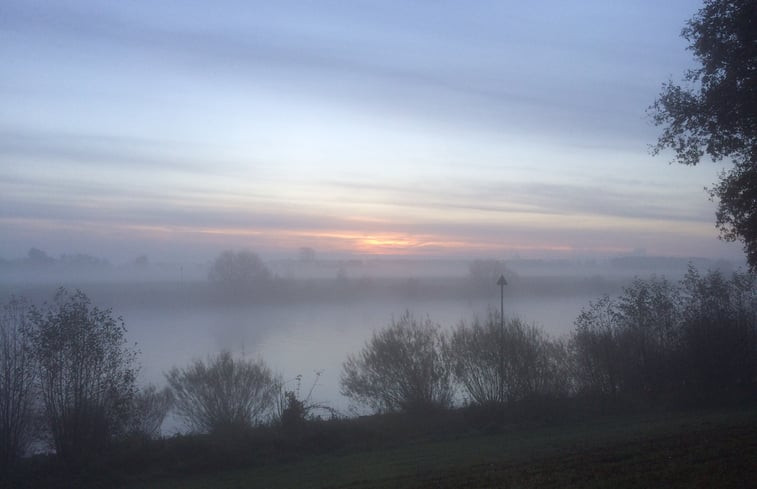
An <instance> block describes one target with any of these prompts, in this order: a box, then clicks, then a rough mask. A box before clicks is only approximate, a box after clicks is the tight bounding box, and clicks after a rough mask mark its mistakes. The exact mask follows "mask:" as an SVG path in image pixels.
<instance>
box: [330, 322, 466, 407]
mask: <svg viewBox="0 0 757 489" xmlns="http://www.w3.org/2000/svg"><path fill="white" fill-rule="evenodd" d="M444 350H445V339H444V336H443V335H442V334H441V332H440V331H439V327H438V325H436V324H434V323H433V322H431V320H430V319H429V318H426V319H425V320H423V321H420V320H418V319H416V318H415V317H413V315H412V314H410V313H409V312H405V313H404V314H403V315H402V317H400V319H399V320H398V321H394V320H392V323H391V325H390V326H389V327H388V328H386V329H383V330H381V331H379V332H377V333H374V335H373V337H372V338H371V340H370V341H368V343H367V344H366V345H365V347H364V348H363V350H362V351H361V352H360V353H359V354H358V355H356V356H352V355H350V356H349V357H348V358H347V361H346V362H344V364H343V366H342V368H343V370H342V377H341V388H342V389H341V390H342V394H344V395H345V396H347V397H350V398H351V399H353V400H355V401H357V402H359V403H362V404H365V405H368V406H370V407H372V408H374V409H376V410H378V411H397V410H399V411H414V412H423V411H426V410H429V409H433V408H447V407H449V406H450V405H451V404H452V398H453V394H454V390H453V385H452V382H451V372H450V368H449V366H448V365H447V363H446V361H445V358H444Z"/></svg>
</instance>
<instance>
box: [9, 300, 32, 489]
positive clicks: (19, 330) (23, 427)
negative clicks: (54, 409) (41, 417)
mask: <svg viewBox="0 0 757 489" xmlns="http://www.w3.org/2000/svg"><path fill="white" fill-rule="evenodd" d="M28 314H29V305H28V304H27V303H26V302H24V301H23V300H21V299H11V300H10V301H9V302H8V303H7V304H5V305H3V307H2V310H0V472H6V471H8V470H10V469H11V467H12V466H14V465H15V464H16V463H17V462H18V460H19V459H20V457H21V456H23V455H24V454H25V453H26V450H27V448H28V447H29V444H30V443H31V442H32V439H33V436H34V430H35V424H34V418H35V408H36V407H37V406H36V405H35V400H36V399H35V394H36V392H35V390H34V387H35V381H36V370H35V369H34V364H33V358H32V355H31V351H30V350H31V345H30V342H29V338H28V335H27V334H25V333H26V332H27V330H28V328H29V321H28ZM1 482H2V478H0V483H1Z"/></svg>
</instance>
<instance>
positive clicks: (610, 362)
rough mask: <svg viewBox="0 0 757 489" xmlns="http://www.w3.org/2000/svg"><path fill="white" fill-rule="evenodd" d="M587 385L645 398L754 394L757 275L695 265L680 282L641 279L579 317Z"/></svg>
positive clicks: (577, 341)
mask: <svg viewBox="0 0 757 489" xmlns="http://www.w3.org/2000/svg"><path fill="white" fill-rule="evenodd" d="M571 346H572V351H573V359H574V364H575V367H576V373H577V379H578V383H579V387H580V389H581V390H582V391H583V392H588V393H594V394H599V395H602V396H606V397H623V398H625V399H634V400H637V401H642V402H644V403H649V402H652V403H655V402H660V401H662V402H666V401H676V402H681V401H685V402H687V401H694V402H701V401H704V400H715V399H728V398H733V397H744V396H754V395H755V379H757V294H755V277H754V276H753V275H750V274H741V273H735V274H733V276H732V277H731V279H730V280H729V279H727V278H725V277H724V276H723V275H722V274H721V273H720V272H708V273H707V274H705V275H701V274H700V273H699V272H697V271H696V270H695V269H693V268H691V269H690V270H689V272H688V273H687V275H686V276H685V277H684V278H683V280H681V282H679V283H678V284H677V285H674V284H671V283H669V282H667V281H666V280H664V279H658V278H652V279H649V280H639V279H637V280H635V281H634V282H633V284H632V285H631V286H630V287H628V288H626V289H624V291H623V294H622V295H621V296H620V297H618V298H616V299H610V298H609V297H604V298H602V299H600V300H599V301H598V302H596V303H592V304H590V305H589V307H588V308H587V309H585V310H584V311H582V313H581V315H580V316H579V317H578V319H576V329H575V331H574V333H573V336H572V339H571Z"/></svg>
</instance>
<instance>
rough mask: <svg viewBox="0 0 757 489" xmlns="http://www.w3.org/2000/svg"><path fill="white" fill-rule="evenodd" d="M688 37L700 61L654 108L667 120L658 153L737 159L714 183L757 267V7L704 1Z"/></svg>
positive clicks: (724, 217) (658, 120)
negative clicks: (668, 151) (667, 152)
mask: <svg viewBox="0 0 757 489" xmlns="http://www.w3.org/2000/svg"><path fill="white" fill-rule="evenodd" d="M682 36H683V37H684V38H685V39H686V40H687V41H688V42H689V49H690V50H691V51H693V53H694V56H695V57H696V59H697V62H698V65H699V66H698V67H697V68H694V69H691V70H689V71H688V72H687V73H686V75H685V82H686V84H687V85H688V86H687V87H682V86H680V85H678V84H675V83H673V82H668V83H666V84H665V85H663V88H662V92H661V94H660V96H659V98H658V99H657V100H656V101H655V103H654V104H653V105H652V106H651V107H650V112H651V114H652V117H653V120H654V122H655V124H656V125H658V126H664V128H663V131H662V134H661V135H660V137H659V138H658V141H657V144H656V146H655V147H654V153H659V152H660V151H662V150H664V149H666V148H670V149H673V150H674V151H675V160H676V161H678V162H679V163H683V164H686V165H696V164H697V163H699V162H700V160H701V159H702V158H703V157H704V156H705V155H707V156H709V157H710V158H712V159H713V160H716V161H718V160H722V159H730V160H732V161H733V166H732V167H731V168H730V170H728V171H724V172H723V173H722V174H721V177H720V181H719V183H718V184H717V185H716V186H715V187H714V188H713V189H711V195H712V197H713V198H717V199H719V201H720V202H719V207H718V211H717V226H718V228H719V229H720V231H721V236H722V237H723V238H725V239H727V240H729V241H734V240H737V239H739V240H741V241H743V243H744V250H745V252H746V254H747V259H748V261H749V264H750V266H751V268H752V270H753V271H757V52H755V48H754V42H755V41H754V40H755V39H757V12H756V9H755V4H754V1H753V0H705V2H704V6H703V8H702V9H701V10H699V11H698V12H697V14H696V15H694V17H693V18H692V19H691V20H690V21H689V22H688V24H687V26H686V27H685V28H684V29H683V31H682Z"/></svg>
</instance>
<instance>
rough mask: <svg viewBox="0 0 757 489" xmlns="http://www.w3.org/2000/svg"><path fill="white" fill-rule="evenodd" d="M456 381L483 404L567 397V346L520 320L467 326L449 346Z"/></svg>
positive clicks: (489, 319) (492, 316) (492, 317)
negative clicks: (557, 396) (564, 395)
mask: <svg viewBox="0 0 757 489" xmlns="http://www.w3.org/2000/svg"><path fill="white" fill-rule="evenodd" d="M448 354H449V362H450V363H451V365H452V368H453V371H454V373H455V377H456V378H457V380H458V381H459V382H460V383H461V384H462V386H463V387H464V389H465V391H466V393H467V395H468V396H470V399H471V400H472V401H473V402H475V403H477V404H499V405H502V404H505V403H510V402H514V401H520V400H523V399H529V398H533V397H536V396H555V395H562V394H565V393H567V388H568V387H569V386H570V382H569V381H568V380H567V379H566V377H567V370H568V369H567V353H566V350H565V348H564V347H563V346H562V344H561V343H560V342H558V341H554V340H551V339H550V338H548V337H546V336H545V335H544V334H543V333H542V332H541V331H540V330H539V329H538V328H537V327H536V326H533V325H528V324H526V323H524V322H523V321H522V320H521V319H519V318H513V319H507V320H505V321H504V322H500V317H499V315H498V314H497V313H493V312H490V313H489V316H488V317H487V319H486V321H484V322H483V323H482V322H481V321H479V320H478V318H476V319H475V320H474V321H473V323H472V324H471V325H470V326H469V325H467V324H465V323H461V324H460V325H459V326H458V327H457V329H456V330H455V331H454V332H453V334H452V337H451V339H450V342H449V348H448Z"/></svg>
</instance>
